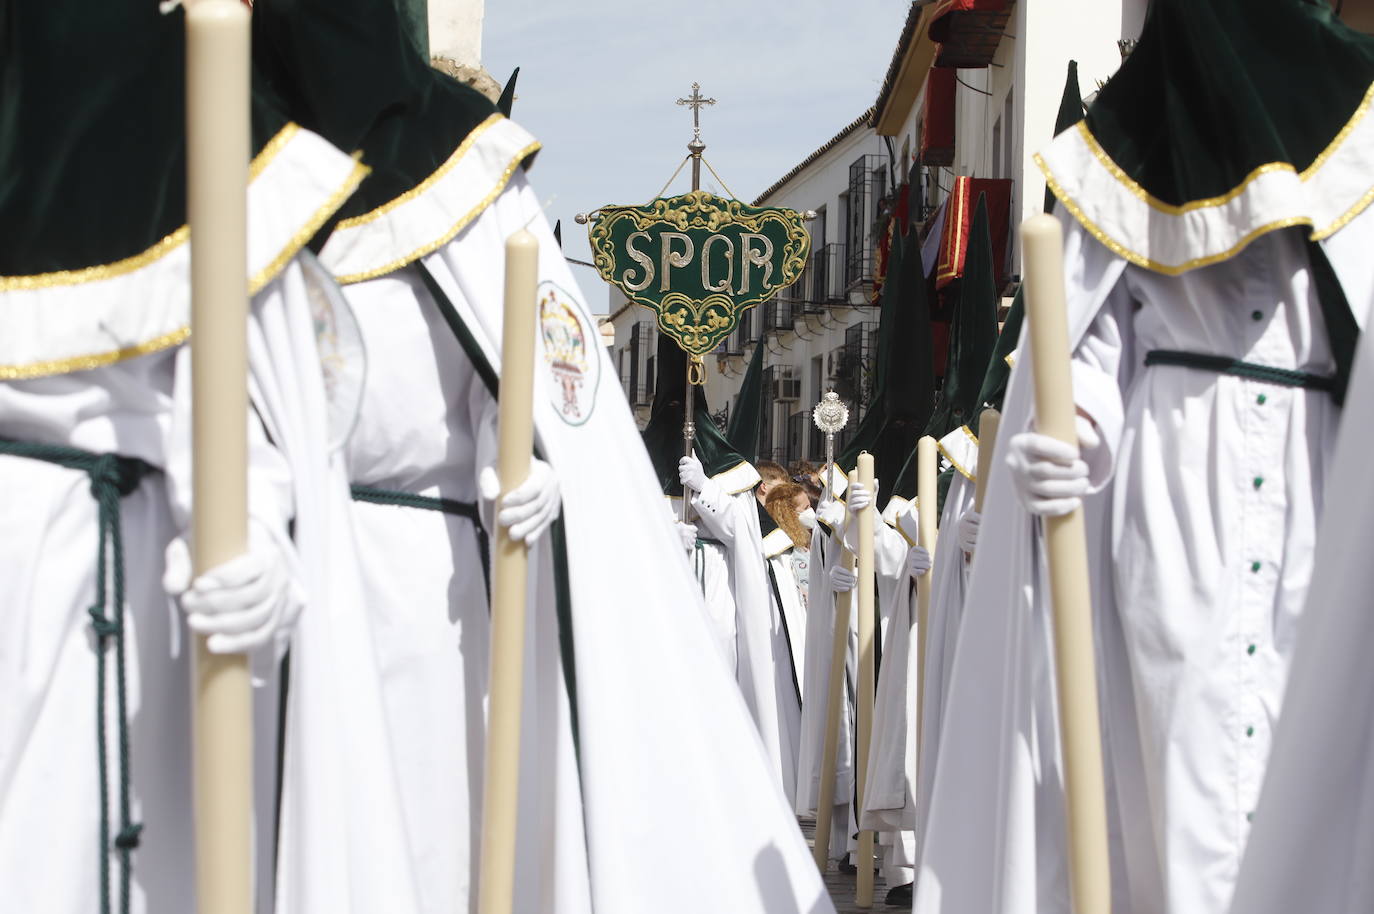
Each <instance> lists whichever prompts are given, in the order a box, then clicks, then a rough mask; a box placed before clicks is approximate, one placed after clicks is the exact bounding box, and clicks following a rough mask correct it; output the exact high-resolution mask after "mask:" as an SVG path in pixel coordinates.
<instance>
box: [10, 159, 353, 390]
mask: <svg viewBox="0 0 1374 914" xmlns="http://www.w3.org/2000/svg"><path fill="white" fill-rule="evenodd" d="M278 136H280V134H278ZM274 154H275V153H274ZM369 170H370V169H368V167H367V166H366V165H363V164H361V163H358V162H355V163H354V165H353V170H352V171H351V172H350V173H349V176H348V178H347V179H346V180H345V181H344V183H343V184H342V185H341V186H340V187H339V188H338V189H337V190H336V191H335V192H334V193H333V194H332V195H331V196H330V198H329V200H327V201H326V202H325V203H324V204H323V205H321V206H320V207H319V209H317V210H316V211H315V212H314V214H313V215H312V216H311V217H310V219H309V220H308V221H307V222H306V223H305V224H304V226H302V228H301V229H300V230H299V231H297V232H296V234H295V235H293V236H292V237H291V238H290V239H289V240H288V241H287V243H286V245H285V246H284V247H283V248H282V249H281V251H280V252H278V254H277V256H276V257H275V258H273V259H272V262H271V263H269V264H268V265H267V266H266V267H264V268H263V269H261V270H259V271H258V272H257V273H256V274H254V276H253V277H252V279H250V280H249V285H248V294H249V295H250V296H251V295H256V294H257V293H258V292H259V291H261V289H262V287H263V286H265V285H266V284H267V283H268V282H270V281H271V280H272V279H273V277H275V276H276V275H277V273H279V272H280V271H281V269H282V268H283V267H284V266H286V264H287V263H288V262H289V261H290V260H291V258H292V257H295V256H296V254H297V252H299V251H300V249H301V248H302V247H304V246H305V244H306V243H307V242H308V241H309V240H310V239H311V238H313V237H314V236H315V233H316V232H318V231H319V230H320V226H322V225H323V224H324V223H325V221H326V220H328V219H329V217H330V216H331V215H332V214H333V213H334V212H335V211H336V210H337V209H338V208H339V207H340V206H342V205H343V201H344V200H345V199H347V198H348V196H349V194H351V193H353V191H355V190H357V188H358V185H359V184H360V183H361V182H362V179H363V178H364V177H365V176H366V175H367V173H368V171H369ZM182 228H183V229H185V228H186V227H185V226H183V227H182ZM48 275H52V274H48ZM190 336H191V328H190V326H182V327H180V328H178V329H176V330H172V331H170V332H168V333H164V334H161V335H160V336H156V337H153V338H152V339H151V340H148V341H146V342H143V343H136V344H134V345H132V346H124V347H122V348H120V349H115V350H112V351H109V352H100V353H95V354H92V355H78V356H69V357H67V358H64V359H51V360H48V361H44V362H32V363H29V364H26V365H0V380H3V381H16V380H22V379H25V378H37V377H47V376H50V375H61V374H68V373H70V372H73V371H87V370H89V369H92V368H100V367H102V366H105V365H112V364H114V363H115V362H122V361H125V360H126V359H132V358H137V357H138V356H141V355H147V354H149V353H152V352H157V351H158V350H160V349H166V348H167V347H169V346H175V345H178V344H179V343H182V342H185V341H186V340H187V339H189V338H190Z"/></svg>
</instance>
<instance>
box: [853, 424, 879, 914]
mask: <svg viewBox="0 0 1374 914" xmlns="http://www.w3.org/2000/svg"><path fill="white" fill-rule="evenodd" d="M857 473H858V481H859V482H860V483H862V484H863V486H864V488H865V489H867V490H868V492H869V493H870V495H871V494H872V493H873V488H874V486H873V455H872V454H870V453H868V452H867V451H863V452H861V453H860V454H859V465H858V470H857ZM875 511H876V508H875V507H874V506H873V505H872V504H869V505H868V507H866V508H864V509H863V510H862V511H860V512H859V516H858V521H859V544H858V545H859V562H858V575H859V580H858V591H859V695H858V714H857V715H856V716H857V727H858V736H859V751H858V758H857V759H856V760H855V761H856V763H857V766H856V767H855V769H854V770H855V776H856V777H857V778H858V782H859V790H858V794H857V798H858V804H859V806H858V809H856V810H854V816H855V818H856V819H858V818H862V816H863V808H864V797H865V796H866V793H865V791H866V789H867V786H868V746H869V741H870V740H871V739H872V737H873V700H874V680H875V670H874V662H873V515H874V513H875ZM858 856H859V861H858V863H859V878H858V881H857V883H856V885H855V891H854V904H855V906H856V907H860V908H871V907H873V832H872V831H869V830H864V831H860V832H859V855H858Z"/></svg>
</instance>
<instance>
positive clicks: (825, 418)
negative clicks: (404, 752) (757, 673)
mask: <svg viewBox="0 0 1374 914" xmlns="http://www.w3.org/2000/svg"><path fill="white" fill-rule="evenodd" d="M811 421H812V422H814V423H816V428H818V429H820V430H821V431H823V432H825V468H824V471H823V472H824V473H825V486H824V487H823V488H822V489H821V499H822V503H824V502H825V501H828V500H830V499H831V498H832V497H833V494H832V490H833V489H834V486H835V475H836V474H835V466H834V464H835V435H836V433H838V432H839V431H840V430H841V429H843V428H844V427H845V426H846V425H848V424H849V410H848V409H847V408H846V407H845V405H844V403H843V402H841V400H840V395H839V394H837V393H835V391H833V390H832V391H829V392H827V393H826V395H825V396H824V397H822V398H821V402H819V403H817V404H816V408H815V409H814V410H812V411H811ZM840 549H841V552H840V559H839V562H840V564H841V565H842V566H843V567H844V568H845V569H847V570H851V571H852V570H853V568H854V555H853V554H852V553H851V552H850V551H849V550H848V549H845V548H844V540H843V537H841V539H840ZM850 598H851V594H850V592H849V591H845V592H844V593H840V594H836V595H835V631H834V637H833V638H832V639H831V644H830V680H829V682H827V683H826V696H825V738H824V739H825V741H824V743H822V748H821V781H820V789H819V792H818V796H817V798H816V840H815V844H814V845H813V847H812V854H813V856H814V859H815V861H816V867H817V868H818V869H819V870H820V871H821V872H822V873H824V872H825V871H826V867H827V866H828V865H829V862H830V824H831V819H832V818H833V813H834V805H835V767H836V764H837V761H838V756H839V744H840V702H841V701H843V700H844V660H845V653H846V652H847V650H848V647H849V603H850ZM841 850H842V851H843V849H841Z"/></svg>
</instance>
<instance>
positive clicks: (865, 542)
mask: <svg viewBox="0 0 1374 914" xmlns="http://www.w3.org/2000/svg"><path fill="white" fill-rule="evenodd" d="M854 472H855V473H856V474H857V476H858V482H859V483H861V484H862V485H863V487H864V488H865V489H867V490H868V491H869V494H870V496H871V495H872V494H873V492H874V489H875V488H876V487H875V486H874V483H873V455H872V454H870V453H868V452H867V451H864V452H862V453H860V454H859V460H858V469H856V470H855V471H854ZM876 513H877V506H876V505H874V504H873V499H872V498H871V497H870V500H869V504H868V506H867V507H865V508H864V509H863V510H862V511H859V512H858V516H857V518H856V522H857V524H858V527H859V544H858V545H859V561H858V575H859V580H858V581H857V582H856V584H857V586H856V587H855V590H856V591H857V592H858V595H859V658H858V663H857V664H856V666H857V667H858V670H859V688H858V696H857V698H858V701H857V707H856V708H855V711H856V713H855V731H856V734H857V736H858V742H859V751H858V752H857V753H855V755H856V758H855V772H854V773H855V780H856V781H857V783H858V792H857V793H856V794H855V799H856V800H857V805H858V808H857V809H855V810H854V818H855V820H856V821H857V820H859V819H862V818H863V806H864V802H865V801H866V800H867V797H868V751H869V744H870V742H871V741H872V739H873V704H874V700H875V697H876V695H875V690H876V686H877V666H876V657H875V656H874V640H875V632H874V630H873V584H874V577H873V516H874V514H876ZM831 672H832V674H833V672H834V671H833V670H832V671H831ZM854 904H855V907H859V908H871V907H873V831H872V830H871V829H863V828H861V829H860V830H859V873H858V878H857V880H856V885H855V890H854Z"/></svg>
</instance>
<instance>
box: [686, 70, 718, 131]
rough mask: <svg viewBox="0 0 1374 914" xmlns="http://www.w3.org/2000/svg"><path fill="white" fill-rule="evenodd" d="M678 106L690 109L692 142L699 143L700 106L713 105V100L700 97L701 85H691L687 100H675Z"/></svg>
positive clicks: (714, 101)
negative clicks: (685, 106)
mask: <svg viewBox="0 0 1374 914" xmlns="http://www.w3.org/2000/svg"><path fill="white" fill-rule="evenodd" d="M677 103H678V104H679V105H687V106H688V107H689V108H691V109H692V140H693V141H694V142H698V143H699V142H701V106H702V105H714V104H715V103H716V100H715V99H714V98H703V97H702V95H701V83H692V94H691V95H690V96H688V97H687V98H680V99H678V100H677Z"/></svg>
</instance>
